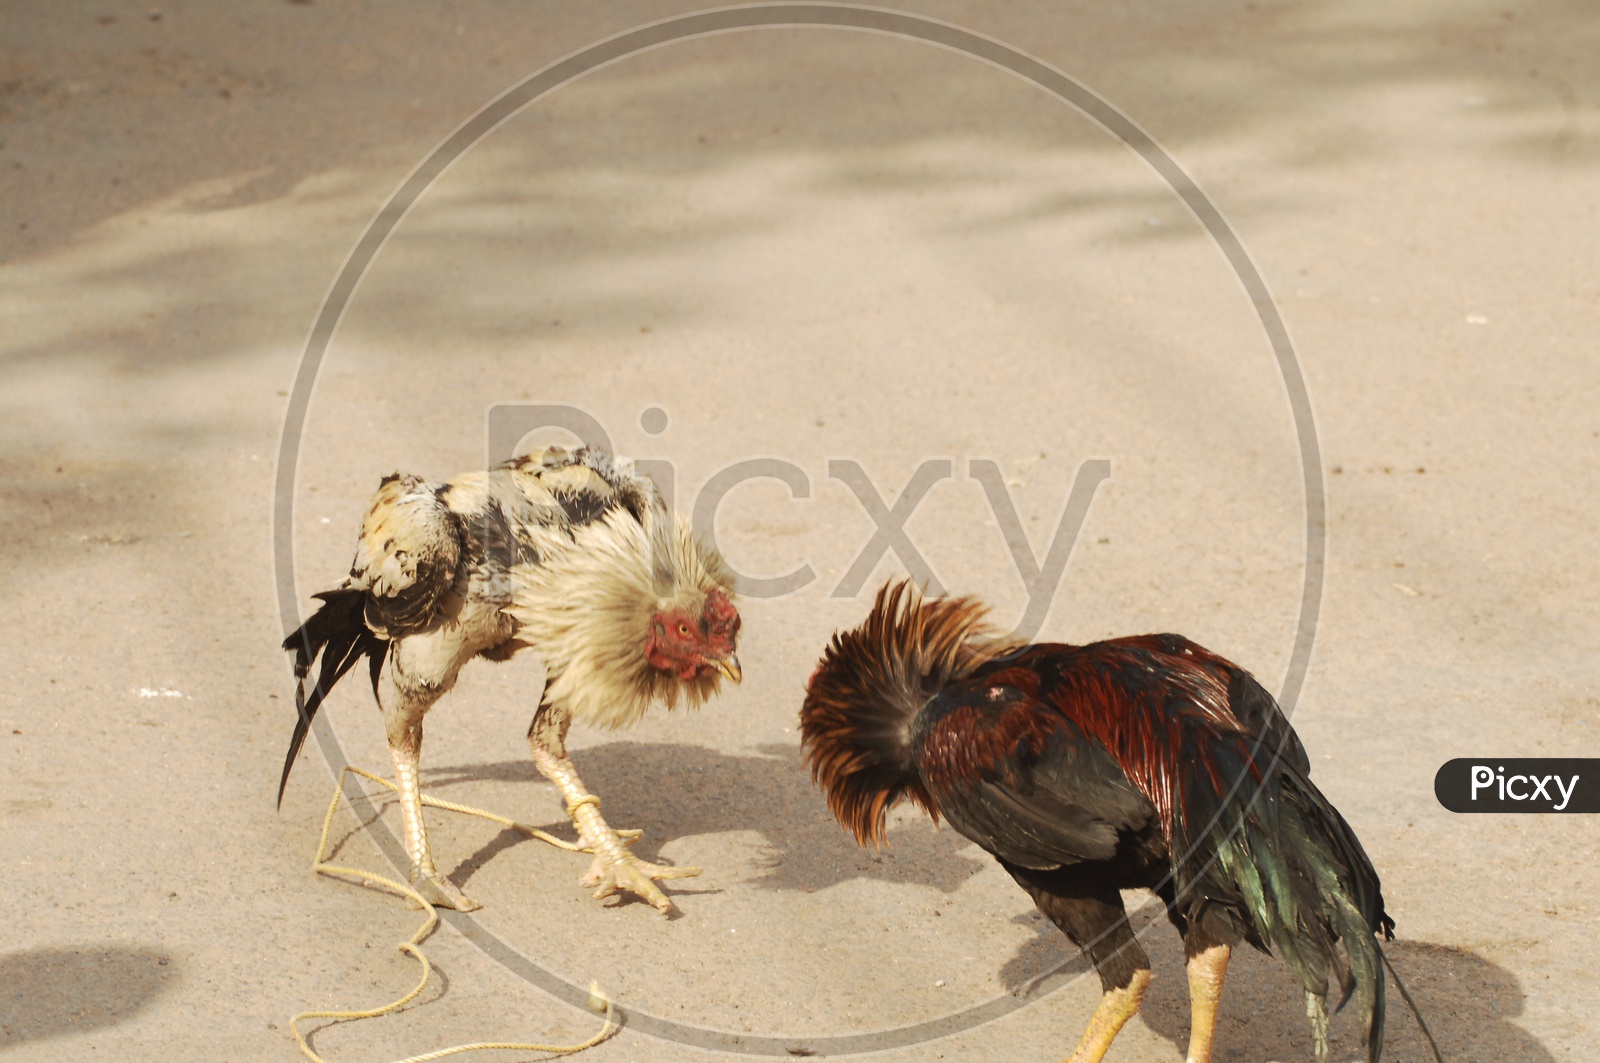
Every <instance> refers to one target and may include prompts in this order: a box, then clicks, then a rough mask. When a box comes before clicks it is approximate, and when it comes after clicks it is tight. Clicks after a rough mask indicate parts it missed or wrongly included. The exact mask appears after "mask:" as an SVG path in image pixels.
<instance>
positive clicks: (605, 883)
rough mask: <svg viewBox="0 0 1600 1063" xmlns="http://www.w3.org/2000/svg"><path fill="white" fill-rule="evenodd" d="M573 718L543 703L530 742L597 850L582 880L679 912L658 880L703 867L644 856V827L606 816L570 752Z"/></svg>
mask: <svg viewBox="0 0 1600 1063" xmlns="http://www.w3.org/2000/svg"><path fill="white" fill-rule="evenodd" d="M570 723H571V718H570V717H569V716H568V715H567V714H566V712H565V711H562V710H559V709H555V708H553V707H551V706H549V705H546V704H540V706H539V711H538V712H537V713H535V714H534V717H533V724H532V726H530V727H529V728H528V745H529V747H530V748H531V749H532V750H533V762H534V764H535V765H537V767H538V768H539V771H540V772H542V773H543V774H544V777H545V778H547V779H549V780H550V781H551V782H553V783H555V784H556V788H557V789H559V790H560V791H561V796H562V798H563V799H564V800H565V801H566V803H567V815H569V816H571V817H572V825H573V826H574V827H576V828H577V830H578V841H579V844H581V845H582V846H583V848H584V849H585V850H586V851H588V852H591V853H593V854H594V862H593V863H592V864H590V866H589V871H588V873H587V874H585V875H584V876H583V879H582V880H581V881H582V884H583V885H585V886H588V887H591V888H593V889H594V890H595V897H597V898H599V897H609V896H611V895H612V894H614V893H621V892H623V891H627V892H629V893H634V894H637V895H638V896H639V897H640V898H642V899H643V900H645V901H647V902H648V903H650V904H651V905H653V906H654V907H655V908H656V910H658V911H660V912H661V913H662V914H665V915H670V914H671V913H672V912H674V911H676V910H677V909H676V907H675V906H674V905H673V903H672V901H671V900H670V899H669V898H668V897H667V896H666V894H664V893H662V892H661V890H660V889H659V888H658V887H657V886H656V884H655V880H656V879H672V878H690V877H692V876H694V875H698V874H699V873H700V869H699V868H698V867H662V866H661V865H659V864H653V863H651V862H649V861H648V860H641V859H639V858H638V857H637V856H634V855H633V854H632V853H630V852H629V851H628V846H629V845H632V844H633V842H634V841H635V840H636V839H637V838H638V837H639V832H638V831H620V832H619V831H616V830H613V829H612V828H611V826H610V824H608V823H606V821H605V817H603V816H602V815H600V799H599V798H598V797H596V796H594V795H593V794H591V793H590V792H589V791H588V790H585V789H584V787H583V781H582V780H581V779H579V778H578V770H577V768H575V767H573V764H572V760H571V758H569V757H568V756H567V746H566V737H567V728H568V726H569V725H570Z"/></svg>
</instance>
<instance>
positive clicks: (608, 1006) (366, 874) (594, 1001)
mask: <svg viewBox="0 0 1600 1063" xmlns="http://www.w3.org/2000/svg"><path fill="white" fill-rule="evenodd" d="M352 772H354V773H355V774H357V775H359V776H361V777H362V778H364V779H370V780H372V781H373V782H375V783H377V784H378V785H380V786H386V787H388V788H389V789H390V790H394V789H396V787H395V784H394V783H392V782H390V781H389V780H388V779H385V778H382V777H380V776H377V775H374V774H372V773H371V772H370V771H363V770H361V769H360V768H357V767H355V766H353V765H349V764H347V765H345V767H344V770H343V771H341V772H340V773H339V782H338V783H337V784H336V785H335V786H334V788H333V800H331V801H329V802H328V814H327V815H326V816H324V817H322V837H321V838H320V840H318V842H317V855H316V857H315V858H314V859H313V860H312V861H311V870H313V871H315V872H316V873H317V874H319V875H345V876H348V877H350V878H356V879H360V880H361V881H363V882H369V883H372V884H373V885H376V886H381V887H383V888H384V889H387V890H390V891H391V892H393V893H398V894H400V895H401V896H402V897H408V898H410V899H411V900H412V901H413V902H415V903H416V904H417V906H418V907H420V908H422V909H424V910H425V911H426V912H427V913H428V914H427V917H426V918H424V919H423V921H422V925H421V926H419V927H418V928H417V931H416V933H414V934H412V935H411V937H410V938H409V939H407V940H406V941H403V942H401V943H400V946H399V949H400V951H401V952H403V953H405V954H406V955H407V956H410V957H411V958H412V959H414V960H416V961H417V963H419V964H421V966H422V977H421V978H420V979H419V980H418V981H417V984H416V986H415V987H414V988H413V989H412V990H411V992H409V993H407V994H406V995H405V996H403V997H401V998H399V999H398V1000H395V1001H392V1002H391V1003H388V1004H384V1005H382V1006H381V1007H376V1008H367V1009H365V1010H363V1011H302V1012H301V1013H300V1014H298V1015H296V1016H294V1017H293V1018H291V1019H290V1020H289V1029H290V1030H291V1031H292V1032H293V1033H294V1039H295V1042H296V1043H297V1044H298V1045H299V1046H300V1051H301V1052H304V1053H305V1055H306V1057H307V1058H308V1059H310V1060H312V1061H313V1063H327V1060H325V1059H323V1058H322V1057H321V1056H319V1055H317V1053H316V1052H315V1051H313V1050H312V1048H311V1045H310V1044H308V1043H307V1042H306V1038H305V1035H304V1034H302V1033H301V1032H300V1023H301V1022H302V1021H304V1020H306V1019H334V1020H344V1019H372V1018H376V1017H378V1016H379V1015H387V1014H389V1013H390V1012H393V1011H399V1010H400V1009H401V1008H403V1007H405V1006H406V1005H407V1004H409V1003H411V1002H412V1001H413V1000H415V999H417V997H418V995H419V994H421V992H422V991H423V989H425V988H426V987H427V985H428V978H429V977H430V976H431V975H432V973H433V965H432V964H431V963H429V962H428V957H427V955H426V954H425V953H424V952H423V951H422V942H423V941H424V940H425V939H426V938H427V937H428V935H429V934H431V933H433V931H434V929H435V928H436V927H438V925H439V913H438V912H437V911H436V910H435V909H434V906H433V905H432V904H430V903H428V899H427V898H426V897H424V896H423V895H422V894H420V893H418V892H417V891H416V890H414V889H412V888H411V886H409V885H407V884H406V883H403V882H400V881H397V880H395V879H392V878H385V877H383V876H382V875H376V874H373V873H372V872H371V871H363V870H361V869H360V868H358V867H340V866H338V865H336V864H330V863H328V862H327V861H328V856H329V855H330V854H329V853H328V834H329V832H330V831H331V830H332V829H333V814H334V813H335V812H336V811H338V809H339V798H341V797H343V796H344V781H345V779H346V778H348V777H349V775H350V774H351V773H352ZM422 803H423V804H425V805H432V806H433V807H434V808H442V809H445V810H446V811H449V812H461V813H463V814H465V815H469V816H479V817H481V818H483V819H487V820H491V821H493V822H495V823H499V824H502V825H504V826H507V827H512V828H514V829H516V830H520V831H523V832H525V833H527V834H531V835H532V836H533V837H535V838H538V839H539V840H540V841H544V842H549V843H550V844H551V845H554V846H557V847H558V848H561V849H566V850H569V851H571V852H587V851H588V850H587V849H586V848H584V847H583V846H578V845H573V844H572V843H571V842H567V841H562V840H561V839H560V838H557V837H555V836H554V835H552V834H547V833H546V832H544V831H542V830H539V829H538V828H536V827H530V826H528V825H527V824H524V823H518V822H517V821H516V820H512V819H506V818H505V817H504V816H497V815H495V814H494V813H493V812H485V811H483V810H482V809H479V808H472V807H471V806H469V805H458V804H456V803H455V802H453V801H442V800H439V799H438V798H435V797H429V796H428V795H426V794H424V795H423V796H422ZM589 1006H590V1007H592V1008H594V1009H595V1010H596V1011H601V1010H604V1011H605V1015H606V1021H605V1025H603V1026H601V1028H600V1032H599V1033H597V1034H595V1035H594V1036H593V1037H591V1038H589V1039H588V1040H587V1041H584V1042H582V1043H581V1044H575V1045H537V1044H522V1043H518V1042H513V1041H481V1042H477V1043H475V1044H467V1045H453V1046H451V1047H450V1048H441V1049H439V1050H438V1051H435V1052H425V1053H423V1054H422V1055H420V1056H407V1057H406V1058H405V1059H401V1060H396V1061H395V1063H425V1061H427V1060H430V1059H443V1058H444V1057H445V1056H453V1055H458V1054H460V1053H462V1052H486V1051H489V1050H490V1049H506V1050H509V1051H513V1052H546V1053H550V1054H552V1055H563V1056H565V1055H571V1054H573V1053H574V1052H582V1051H583V1050H584V1049H586V1048H593V1047H594V1046H595V1045H597V1044H599V1043H600V1042H601V1041H604V1040H605V1039H606V1038H608V1037H610V1036H611V1035H612V1034H613V1033H615V1032H616V1031H617V1029H618V1026H617V1023H616V1005H614V1004H613V1003H612V1002H611V999H610V998H609V997H607V996H606V995H605V994H604V993H602V992H601V991H600V987H599V986H598V985H597V984H595V983H594V982H590V983H589Z"/></svg>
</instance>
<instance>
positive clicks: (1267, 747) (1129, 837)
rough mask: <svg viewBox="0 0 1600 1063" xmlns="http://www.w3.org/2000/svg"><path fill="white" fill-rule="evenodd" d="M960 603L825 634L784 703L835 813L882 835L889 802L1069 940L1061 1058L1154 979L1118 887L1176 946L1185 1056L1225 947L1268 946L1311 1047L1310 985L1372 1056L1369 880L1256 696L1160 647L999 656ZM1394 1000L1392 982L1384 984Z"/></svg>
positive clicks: (1108, 1033) (1375, 987) (1373, 891)
mask: <svg viewBox="0 0 1600 1063" xmlns="http://www.w3.org/2000/svg"><path fill="white" fill-rule="evenodd" d="M985 612H986V611H985V609H984V608H983V607H982V606H981V605H979V604H977V603H976V602H974V601H972V600H971V599H943V600H923V599H922V598H921V597H920V596H919V595H918V594H917V593H916V591H915V590H913V589H911V588H910V587H909V586H908V585H907V584H904V583H901V584H898V585H892V586H886V587H885V588H884V589H883V590H882V591H880V592H879V594H878V598H877V601H876V603H875V604H874V606H873V609H872V613H871V615H870V616H869V617H868V618H867V620H866V622H865V623H864V624H862V625H861V626H860V627H859V628H856V629H855V630H854V631H850V632H847V633H845V634H841V635H835V636H834V639H833V642H832V644H831V645H830V646H829V648H828V650H827V652H826V654H825V655H824V656H823V659H822V663H821V664H820V665H818V667H817V670H816V673H815V674H814V675H813V676H812V677H811V682H810V684H809V690H808V692H807V695H806V700H805V707H804V708H803V709H801V711H800V722H801V734H802V738H803V741H804V744H805V747H806V759H807V763H808V764H809V765H810V766H811V772H812V775H813V777H814V778H815V779H816V781H817V783H818V785H820V786H821V787H822V789H823V791H824V792H825V793H826V795H827V798H828V805H829V807H830V808H831V809H832V810H833V813H834V815H835V816H837V817H838V819H839V822H840V823H842V824H843V825H844V826H845V827H847V828H849V829H850V830H852V831H854V832H855V836H856V839H857V840H858V841H859V842H861V843H862V844H863V845H864V844H867V843H868V842H873V843H881V841H882V839H883V831H884V814H885V812H887V810H888V809H889V807H890V806H891V805H893V804H894V803H895V802H896V801H898V800H900V799H901V798H907V797H909V798H910V799H911V800H912V801H914V802H915V803H916V804H918V805H920V806H922V808H923V809H925V810H926V811H927V812H928V813H929V814H930V815H931V816H933V817H934V819H935V820H938V818H939V817H941V816H942V817H944V818H945V819H947V820H949V821H950V824H951V826H953V827H954V828H955V829H956V830H957V831H959V832H960V833H961V834H963V835H965V836H966V837H967V838H970V839H971V840H972V841H974V842H976V843H977V844H978V845H980V846H982V847H983V848H984V849H985V850H987V851H988V852H989V853H991V854H992V855H993V856H994V857H995V859H997V860H998V861H999V862H1000V865H1001V866H1002V867H1004V868H1005V869H1006V871H1008V872H1009V873H1010V874H1011V876H1012V877H1013V878H1014V879H1016V881H1017V883H1018V884H1019V885H1020V886H1022V888H1023V889H1025V890H1027V891H1028V893H1029V894H1030V895H1031V896H1032V897H1033V899H1034V902H1035V903H1036V904H1037V905H1038V906H1039V909H1040V911H1042V912H1043V913H1044V914H1045V915H1046V916H1048V917H1049V918H1050V919H1051V921H1053V922H1054V923H1055V924H1056V926H1058V927H1059V928H1060V929H1061V930H1062V932H1063V933H1065V934H1066V935H1067V936H1068V937H1069V938H1071V939H1072V940H1073V942H1074V943H1076V944H1077V945H1078V946H1079V947H1081V948H1083V949H1084V950H1085V951H1086V952H1087V953H1088V955H1089V957H1090V958H1091V959H1092V960H1093V962H1094V965H1095V969H1096V971H1097V972H1098V973H1099V975H1100V981H1101V986H1102V988H1103V989H1104V996H1103V997H1102V998H1101V1001H1100V1005H1099V1007H1098V1008H1097V1009H1096V1011H1095V1013H1094V1017H1093V1019H1092V1020H1091V1021H1090V1023H1089V1028H1088V1030H1087V1031H1086V1032H1085V1033H1084V1035H1083V1039H1082V1041H1081V1042H1080V1043H1079V1044H1078V1047H1077V1050H1076V1051H1075V1052H1074V1053H1073V1054H1072V1057H1071V1059H1070V1060H1069V1063H1097V1061H1098V1060H1100V1058H1101V1057H1102V1056H1104V1055H1105V1052H1106V1050H1107V1049H1108V1048H1109V1047H1110V1045H1111V1041H1112V1038H1114V1037H1115V1036H1116V1034H1117V1031H1118V1030H1119V1029H1121V1028H1122V1025H1123V1024H1124V1023H1126V1022H1127V1021H1128V1019H1130V1018H1131V1017H1132V1016H1133V1015H1134V1013H1135V1012H1137V1011H1138V1009H1139V1003H1140V1000H1141V998H1142V997H1143V995H1144V991H1145V987H1146V986H1147V985H1148V984H1149V981H1150V961H1149V959H1148V958H1147V957H1146V956H1145V952H1144V949H1143V948H1141V947H1140V945H1139V942H1138V941H1137V940H1136V939H1135V937H1134V935H1133V932H1132V930H1131V929H1130V928H1129V925H1128V920H1127V914H1126V912H1125V911H1124V909H1123V905H1122V900H1121V897H1120V896H1119V891H1120V890H1124V889H1139V888H1143V889H1150V890H1153V891H1155V892H1156V893H1157V894H1158V895H1159V896H1160V897H1161V899H1162V900H1164V901H1165V902H1166V905H1167V914H1168V916H1169V917H1170V918H1171V920H1172V922H1173V924H1174V925H1175V926H1176V927H1177V928H1178V931H1179V933H1181V934H1182V935H1183V942H1184V953H1185V955H1186V956H1187V957H1188V972H1189V992H1190V1000H1191V1008H1192V1023H1191V1029H1190V1035H1189V1054H1188V1060H1189V1063H1206V1061H1208V1060H1210V1059H1211V1045H1212V1035H1213V1031H1214V1026H1215V1019H1216V1014H1217V1002H1218V999H1219V997H1220V995H1221V990H1222V980H1223V976H1224V974H1225V972H1226V970H1227V965H1228V956H1229V953H1230V950H1232V949H1233V948H1234V947H1236V946H1237V945H1238V944H1239V943H1240V942H1249V943H1250V944H1251V945H1253V946H1255V947H1256V948H1258V949H1261V950H1263V951H1266V952H1274V953H1276V954H1277V955H1278V956H1279V957H1281V958H1282V960H1283V961H1284V963H1285V964H1287V965H1288V967H1289V969H1290V970H1291V971H1293V972H1294V975H1295V977H1296V978H1297V979H1299V981H1300V984H1301V985H1302V986H1304V987H1305V992H1306V1001H1307V1009H1306V1010H1307V1013H1308V1015H1309V1016H1310V1018H1311V1025H1312V1030H1313V1034H1314V1036H1315V1038H1316V1044H1317V1053H1318V1056H1319V1058H1320V1057H1321V1056H1322V1055H1324V1054H1325V1053H1326V1051H1327V1010H1326V1006H1325V999H1326V997H1327V995H1328V992H1329V989H1330V987H1332V986H1335V985H1336V986H1337V987H1338V990H1339V994H1340V998H1339V1001H1338V1005H1339V1006H1340V1007H1342V1006H1343V1005H1344V1004H1345V1003H1346V1002H1347V1001H1349V1000H1350V998H1351V997H1352V996H1353V997H1354V998H1355V999H1356V1000H1357V1002H1358V1004H1359V1006H1360V1009H1361V1013H1362V1016H1363V1018H1364V1021H1365V1026H1366V1043H1367V1052H1368V1056H1369V1058H1370V1059H1372V1060H1374V1061H1376V1060H1377V1059H1378V1058H1379V1056H1380V1055H1381V1053H1382V1049H1383V1018H1384V977H1383V970H1382V968H1381V965H1380V963H1381V960H1382V952H1381V951H1380V949H1379V947H1378V942H1377V940H1376V937H1375V936H1376V935H1383V936H1384V937H1385V938H1388V937H1390V936H1391V931H1392V929H1393V927H1394V921H1393V920H1392V919H1390V918H1389V916H1388V915H1387V914H1385V912H1384V909H1383V896H1382V894H1381V893H1380V892H1379V888H1378V875H1377V872H1375V871H1374V870H1373V868H1372V864H1371V862H1370V861H1369V860H1368V859H1367V855H1366V853H1365V852H1363V851H1362V849H1361V843H1360V842H1359V841H1357V840H1356V836H1355V834H1354V833H1353V832H1352V831H1351V829H1350V826H1349V825H1348V824H1347V823H1345V821H1344V819H1343V817H1341V816H1340V815H1339V813H1338V811H1337V810H1336V809H1335V808H1334V807H1333V806H1332V805H1331V804H1329V803H1328V800H1327V798H1325V797H1323V796H1322V794H1321V793H1320V792H1319V791H1318V790H1317V788H1316V786H1314V785H1313V784H1312V782H1311V780H1310V778H1309V765H1308V763H1307V760H1306V754H1305V750H1304V749H1303V748H1302V747H1301V745H1300V741H1299V739H1298V738H1297V737H1296V736H1295V733H1294V731H1293V729H1292V728H1291V727H1290V726H1289V721H1288V720H1287V719H1286V718H1285V717H1284V715H1283V714H1282V713H1281V712H1280V711H1279V709H1278V706H1277V703H1276V702H1274V701H1273V699H1272V697H1271V695H1269V694H1268V693H1267V692H1266V691H1265V690H1264V689H1262V687H1261V685H1260V684H1259V683H1257V682H1256V681H1255V679H1254V678H1252V677H1251V675H1250V674H1249V673H1248V672H1246V671H1245V670H1244V669H1242V668H1240V667H1238V666H1237V665H1234V664H1231V663H1229V662H1228V661H1225V660H1223V659H1222V658H1221V657H1218V656H1217V655H1215V654H1213V653H1211V652H1210V651H1208V650H1205V649H1203V648H1201V647H1200V646H1197V645H1195V644H1194V643H1192V642H1190V641H1189V640H1188V639H1185V638H1183V637H1181V636H1178V635H1140V636H1135V637H1132V638H1121V639H1112V640H1110V641H1106V642H1097V643H1093V644H1091V645H1088V646H1065V645H1036V646H1022V647H1014V646H1005V645H1002V644H999V643H997V642H996V641H995V639H994V637H993V635H992V633H991V632H990V631H989V629H988V628H987V627H986V626H985V623H984V617H985ZM1402 991H1403V990H1402Z"/></svg>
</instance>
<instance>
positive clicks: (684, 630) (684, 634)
mask: <svg viewBox="0 0 1600 1063" xmlns="http://www.w3.org/2000/svg"><path fill="white" fill-rule="evenodd" d="M678 636H679V637H680V638H688V637H689V625H688V624H679V625H678Z"/></svg>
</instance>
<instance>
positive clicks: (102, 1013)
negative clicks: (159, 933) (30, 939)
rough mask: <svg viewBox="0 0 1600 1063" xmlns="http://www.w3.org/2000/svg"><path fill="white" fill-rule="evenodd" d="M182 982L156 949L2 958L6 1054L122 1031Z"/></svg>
mask: <svg viewBox="0 0 1600 1063" xmlns="http://www.w3.org/2000/svg"><path fill="white" fill-rule="evenodd" d="M179 979H180V974H179V969H178V965H177V963H176V962H175V961H174V960H173V959H172V957H171V956H169V955H168V954H167V953H165V952H162V951H160V950H158V949H153V948H147V947H146V948H140V947H133V946H110V947H107V946H105V945H100V944H95V945H83V946H81V947H79V948H70V947H66V948H50V949H28V950H25V951H22V952H13V953H9V954H7V955H0V1052H4V1051H6V1050H7V1049H9V1048H16V1047H18V1046H20V1045H23V1044H28V1043H31V1042H36V1041H44V1040H48V1039H50V1038H53V1037H65V1036H68V1035H71V1034H82V1033H87V1032H88V1031H90V1030H95V1029H99V1028H102V1027H106V1026H115V1025H116V1024H118V1023H120V1022H124V1021H126V1020H127V1019H129V1018H132V1017H133V1016H134V1015H136V1014H138V1013H139V1012H141V1011H143V1010H144V1009H145V1008H146V1007H148V1006H149V1004H150V1002H151V1001H152V1000H154V999H155V998H156V997H159V996H160V995H161V994H163V993H165V992H167V991H169V990H170V989H172V988H173V986H174V985H176V984H177V982H178V981H179Z"/></svg>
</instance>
